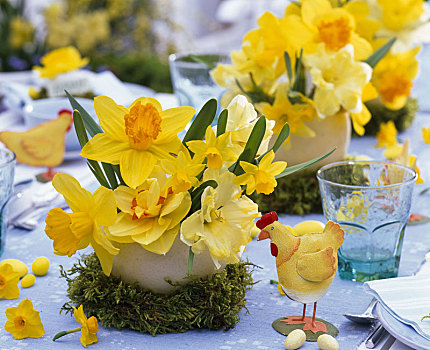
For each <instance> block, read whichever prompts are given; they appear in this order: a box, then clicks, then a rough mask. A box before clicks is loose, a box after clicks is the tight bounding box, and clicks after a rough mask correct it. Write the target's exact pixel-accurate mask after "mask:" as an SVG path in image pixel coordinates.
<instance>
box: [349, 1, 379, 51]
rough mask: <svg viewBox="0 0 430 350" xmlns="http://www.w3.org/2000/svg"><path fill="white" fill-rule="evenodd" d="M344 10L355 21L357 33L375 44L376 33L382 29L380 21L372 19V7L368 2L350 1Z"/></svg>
mask: <svg viewBox="0 0 430 350" xmlns="http://www.w3.org/2000/svg"><path fill="white" fill-rule="evenodd" d="M343 8H344V9H345V10H346V11H348V12H349V13H350V14H351V15H352V16H353V17H354V19H355V24H356V25H355V30H356V32H357V33H358V34H359V35H360V36H361V37H363V38H364V39H366V40H367V41H369V42H370V43H372V42H373V39H374V36H375V33H376V32H377V31H378V30H379V29H380V28H381V23H380V21H377V20H375V19H372V18H370V17H369V16H370V12H371V9H370V6H369V4H368V3H367V2H366V1H361V0H354V1H348V2H347V3H346V4H345V5H344V6H343Z"/></svg>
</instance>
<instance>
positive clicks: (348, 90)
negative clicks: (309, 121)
mask: <svg viewBox="0 0 430 350" xmlns="http://www.w3.org/2000/svg"><path fill="white" fill-rule="evenodd" d="M304 63H305V66H306V68H308V69H309V72H310V74H311V76H312V80H313V83H314V84H315V86H316V89H315V95H314V103H315V108H316V110H317V112H318V114H319V115H320V116H321V117H326V116H331V115H334V114H335V113H337V112H338V111H339V110H340V109H341V108H344V109H345V110H346V111H347V112H352V113H359V112H361V110H362V105H363V104H362V100H361V94H362V92H363V88H364V87H365V85H366V84H367V83H368V81H369V80H370V77H371V74H372V68H370V66H369V65H368V64H366V63H363V62H357V61H356V60H354V53H353V49H352V47H351V46H347V47H345V48H344V49H342V50H340V51H338V52H336V53H329V52H327V51H326V50H325V49H324V46H322V45H320V46H319V47H318V49H317V51H316V52H315V53H313V54H308V55H305V56H304Z"/></svg>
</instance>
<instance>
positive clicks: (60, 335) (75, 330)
mask: <svg viewBox="0 0 430 350" xmlns="http://www.w3.org/2000/svg"><path fill="white" fill-rule="evenodd" d="M81 328H82V327H78V328H73V329H69V330H68V331H62V332H60V333H57V334H56V335H55V336H54V338H52V341H56V340H57V339H58V338H61V337H63V336H65V335H66V334H70V333H75V332H79V331H80V330H81Z"/></svg>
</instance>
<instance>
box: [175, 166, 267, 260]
mask: <svg viewBox="0 0 430 350" xmlns="http://www.w3.org/2000/svg"><path fill="white" fill-rule="evenodd" d="M234 177H235V176H234V174H232V173H231V172H229V171H226V172H224V173H222V174H220V175H219V176H217V177H216V178H215V179H214V180H215V181H216V182H217V183H218V187H217V188H216V189H215V188H213V187H210V186H209V187H206V189H205V190H204V192H203V194H202V197H201V204H202V205H201V209H200V210H198V211H196V212H194V213H193V214H192V215H191V216H189V217H188V218H187V219H185V220H184V221H183V222H182V224H181V240H182V241H183V242H184V243H185V244H187V245H189V246H191V248H192V251H193V253H194V254H200V253H201V252H203V251H205V250H209V252H210V254H211V257H212V260H213V262H214V264H215V266H216V267H217V268H219V267H220V263H225V264H230V263H237V262H238V261H239V259H240V256H241V254H242V252H243V250H244V248H245V246H246V244H247V243H248V242H249V241H250V240H251V231H252V228H253V227H254V226H255V225H254V223H253V220H254V219H255V218H257V217H258V216H259V213H258V206H257V205H256V204H255V203H254V202H252V201H251V200H250V199H249V198H248V197H246V196H243V197H240V198H237V197H236V196H237V194H239V193H240V192H241V189H240V186H239V185H235V184H233V178H234ZM204 180H205V181H206V180H209V178H207V177H204Z"/></svg>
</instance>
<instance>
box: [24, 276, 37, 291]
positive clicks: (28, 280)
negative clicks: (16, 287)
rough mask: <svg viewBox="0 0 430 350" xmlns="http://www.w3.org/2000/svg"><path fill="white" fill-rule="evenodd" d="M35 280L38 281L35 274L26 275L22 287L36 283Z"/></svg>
mask: <svg viewBox="0 0 430 350" xmlns="http://www.w3.org/2000/svg"><path fill="white" fill-rule="evenodd" d="M35 281H36V277H35V276H34V275H32V274H28V275H25V276H24V277H23V279H22V280H21V287H22V288H29V287H31V286H32V285H33V284H34V282H35Z"/></svg>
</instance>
